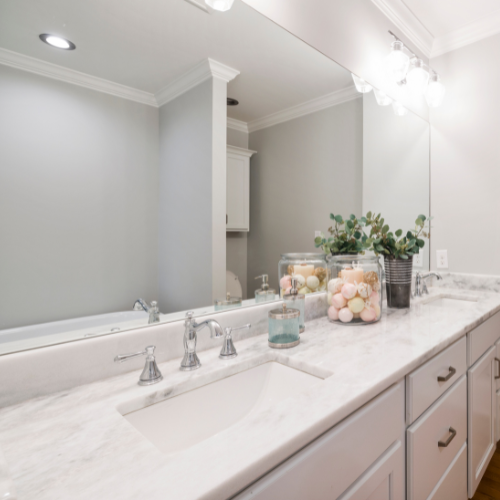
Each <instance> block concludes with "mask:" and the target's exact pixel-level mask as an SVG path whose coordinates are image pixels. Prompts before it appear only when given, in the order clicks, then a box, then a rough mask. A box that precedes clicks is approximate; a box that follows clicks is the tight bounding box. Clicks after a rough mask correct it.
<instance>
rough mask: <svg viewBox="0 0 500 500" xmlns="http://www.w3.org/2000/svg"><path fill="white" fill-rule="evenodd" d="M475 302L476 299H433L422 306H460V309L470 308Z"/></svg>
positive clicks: (439, 297)
mask: <svg viewBox="0 0 500 500" xmlns="http://www.w3.org/2000/svg"><path fill="white" fill-rule="evenodd" d="M476 302H477V298H475V297H441V296H438V297H435V298H432V299H429V300H427V301H426V302H424V304H423V305H424V306H432V307H447V306H452V307H456V306H460V307H468V306H472V305H474V304H475V303H476Z"/></svg>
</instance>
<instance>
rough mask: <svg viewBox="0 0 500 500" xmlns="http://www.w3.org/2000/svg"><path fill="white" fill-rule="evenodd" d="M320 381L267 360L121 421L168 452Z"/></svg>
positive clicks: (187, 445) (191, 443)
mask: <svg viewBox="0 0 500 500" xmlns="http://www.w3.org/2000/svg"><path fill="white" fill-rule="evenodd" d="M322 380H323V379H322V378H319V377H316V376H313V375H310V374H308V373H305V372H302V371H300V370H296V369H294V368H290V367H288V366H285V365H282V364H281V363H278V362H276V361H270V362H267V363H264V364H261V365H259V366H256V367H255V368H250V369H249V370H246V371H243V372H241V373H238V374H236V375H232V376H230V377H227V378H225V379H222V380H219V381H217V382H212V383H211V384H208V385H205V386H202V387H200V388H198V389H194V390H192V391H189V392H186V393H184V394H180V395H179V396H175V397H173V398H171V399H167V400H165V401H162V402H160V403H157V404H154V405H152V406H148V407H146V408H143V409H141V410H137V411H134V412H132V413H128V414H126V415H124V417H125V418H126V419H127V420H128V421H129V422H130V423H131V424H132V425H133V426H134V427H135V428H136V429H137V430H138V431H139V432H141V433H142V434H143V435H144V436H145V437H146V438H147V439H149V440H150V441H151V442H152V443H153V444H154V445H155V446H156V447H157V448H159V449H160V450H161V451H163V452H164V453H168V454H172V453H176V452H179V451H182V450H185V449H186V448H189V447H191V446H193V445H195V444H197V443H200V442H201V441H204V440H205V439H208V438H209V437H211V436H214V435H215V434H218V433H219V432H222V431H224V430H226V429H228V428H229V427H230V426H232V425H234V424H236V423H237V422H238V421H240V420H242V419H243V418H244V417H246V416H248V415H249V414H253V413H256V412H258V411H260V410H262V409H264V408H269V407H270V406H271V405H273V404H275V403H277V402H279V401H282V400H284V399H286V398H289V397H290V396H293V395H296V394H298V393H299V392H301V391H303V390H305V389H307V388H308V387H311V386H313V385H316V384H318V383H320V382H321V381H322Z"/></svg>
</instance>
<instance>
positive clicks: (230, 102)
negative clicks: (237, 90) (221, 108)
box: [227, 97, 240, 106]
mask: <svg viewBox="0 0 500 500" xmlns="http://www.w3.org/2000/svg"><path fill="white" fill-rule="evenodd" d="M239 103H240V102H239V101H237V100H236V99H233V98H232V97H228V98H227V105H228V106H238V104H239Z"/></svg>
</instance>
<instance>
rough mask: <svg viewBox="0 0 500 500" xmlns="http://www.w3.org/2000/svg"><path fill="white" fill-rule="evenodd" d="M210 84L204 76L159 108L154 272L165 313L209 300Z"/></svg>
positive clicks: (210, 248)
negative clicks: (158, 158) (158, 194)
mask: <svg viewBox="0 0 500 500" xmlns="http://www.w3.org/2000/svg"><path fill="white" fill-rule="evenodd" d="M212 85H213V81H212V80H211V79H210V80H207V81H205V82H203V83H201V84H200V85H198V86H197V87H195V88H193V89H191V90H189V91H188V92H186V93H184V94H182V95H181V96H179V97H177V98H176V99H174V100H173V101H171V102H169V103H167V104H165V105H164V106H162V107H161V108H160V214H159V247H158V248H159V254H158V271H159V283H160V295H159V299H160V310H161V311H162V312H165V313H168V312H174V311H180V310H183V309H186V308H187V307H191V308H196V307H203V306H206V305H209V304H211V303H212V189H211V187H212V117H213V99H212V90H213V89H212ZM224 203H225V200H224ZM224 282H225V277H224Z"/></svg>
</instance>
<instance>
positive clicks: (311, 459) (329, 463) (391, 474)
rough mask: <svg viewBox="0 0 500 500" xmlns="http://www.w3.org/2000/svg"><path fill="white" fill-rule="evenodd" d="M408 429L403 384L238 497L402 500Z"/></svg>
mask: <svg viewBox="0 0 500 500" xmlns="http://www.w3.org/2000/svg"><path fill="white" fill-rule="evenodd" d="M404 432H405V424H404V383H403V382H400V383H399V384H397V385H395V386H392V387H391V388H389V389H388V390H387V391H385V392H384V393H382V394H381V395H380V396H377V397H376V398H375V399H374V400H372V401H371V402H369V403H367V404H366V405H365V406H363V407H362V408H361V409H360V410H358V411H357V412H356V413H354V414H353V415H351V416H349V417H347V418H346V419H345V420H344V421H342V422H341V423H340V424H338V425H336V426H335V427H333V428H332V429H331V430H329V431H327V432H326V433H325V434H323V435H322V436H320V437H319V438H317V439H316V440H315V441H313V442H312V443H311V444H309V445H308V446H306V447H305V448H303V449H302V450H300V451H299V452H297V453H296V454H295V455H293V456H292V457H291V458H289V459H288V460H286V461H285V462H284V463H282V464H281V465H280V466H279V467H277V468H276V469H274V470H273V471H271V472H270V473H268V474H267V475H265V476H264V477H263V478H262V479H260V480H259V481H257V482H256V483H254V484H253V485H252V486H250V487H249V488H247V489H246V490H245V491H243V492H242V493H241V494H239V495H238V496H236V497H235V499H237V500H278V499H286V500H305V499H307V500H404V497H405V494H404V484H405V472H404V463H405V440H404Z"/></svg>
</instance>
